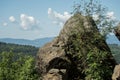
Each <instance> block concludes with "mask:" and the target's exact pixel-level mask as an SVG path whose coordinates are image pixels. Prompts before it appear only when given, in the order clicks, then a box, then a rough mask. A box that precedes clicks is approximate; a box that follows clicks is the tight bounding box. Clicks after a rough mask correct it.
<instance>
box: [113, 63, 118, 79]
mask: <svg viewBox="0 0 120 80" xmlns="http://www.w3.org/2000/svg"><path fill="white" fill-rule="evenodd" d="M112 80H120V64H119V65H116V66H115V68H114V73H113V75H112Z"/></svg>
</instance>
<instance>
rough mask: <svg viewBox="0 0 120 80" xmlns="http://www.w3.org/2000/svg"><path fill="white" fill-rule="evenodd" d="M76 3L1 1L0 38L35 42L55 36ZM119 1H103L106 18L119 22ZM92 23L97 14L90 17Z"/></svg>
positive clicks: (61, 1)
mask: <svg viewBox="0 0 120 80" xmlns="http://www.w3.org/2000/svg"><path fill="white" fill-rule="evenodd" d="M75 1H76V2H77V1H79V0H51V1H50V0H0V38H19V39H31V40H33V39H37V38H44V37H54V36H57V35H58V34H59V32H60V30H61V29H62V27H63V25H64V23H65V22H66V20H68V19H69V18H70V17H71V16H72V15H71V14H70V13H71V12H72V10H73V5H74V2H75ZM119 3H120V0H114V1H113V0H102V4H103V5H105V6H106V7H108V9H109V12H107V13H106V16H107V17H108V18H111V19H118V20H120V14H119V13H120V10H119ZM93 17H94V19H95V20H97V19H98V15H94V16H93Z"/></svg>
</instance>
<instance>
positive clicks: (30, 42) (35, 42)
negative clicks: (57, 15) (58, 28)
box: [0, 37, 54, 47]
mask: <svg viewBox="0 0 120 80" xmlns="http://www.w3.org/2000/svg"><path fill="white" fill-rule="evenodd" d="M53 38H54V37H46V38H39V39H35V40H28V39H14V38H0V42H5V43H13V44H20V45H31V46H35V47H41V46H43V45H44V44H45V43H47V42H50V41H52V39H53Z"/></svg>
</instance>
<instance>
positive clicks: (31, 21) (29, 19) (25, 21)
mask: <svg viewBox="0 0 120 80" xmlns="http://www.w3.org/2000/svg"><path fill="white" fill-rule="evenodd" d="M20 20H21V23H20V25H21V27H22V28H23V29H24V30H31V29H35V28H38V22H37V20H36V19H35V18H34V17H33V16H28V15H26V14H21V15H20Z"/></svg>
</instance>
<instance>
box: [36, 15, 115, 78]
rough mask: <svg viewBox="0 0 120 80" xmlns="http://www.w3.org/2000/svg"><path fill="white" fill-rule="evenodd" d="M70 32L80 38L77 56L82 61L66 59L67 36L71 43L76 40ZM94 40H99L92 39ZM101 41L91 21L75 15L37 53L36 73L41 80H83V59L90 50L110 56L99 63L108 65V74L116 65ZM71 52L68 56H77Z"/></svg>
mask: <svg viewBox="0 0 120 80" xmlns="http://www.w3.org/2000/svg"><path fill="white" fill-rule="evenodd" d="M73 32H75V33H79V34H81V35H80V40H79V41H80V42H79V43H80V44H78V45H79V46H80V47H81V49H80V50H79V54H84V58H82V57H81V58H82V60H81V59H80V60H78V59H77V58H76V57H73V56H71V55H69V53H70V51H71V49H72V48H73V47H72V45H71V44H72V43H70V39H71V35H72V37H73V38H74V40H77V37H75V36H77V35H78V34H75V35H73ZM96 36H99V37H100V38H97V39H93V38H95V37H96ZM101 38H102V36H101V35H100V33H99V31H98V29H97V27H96V24H95V23H94V21H93V19H92V18H90V17H85V16H82V15H81V14H79V13H77V14H75V15H74V16H72V17H71V18H70V19H69V20H68V21H67V22H66V23H65V25H64V27H63V29H62V30H61V31H60V34H59V36H58V37H56V38H55V39H54V40H53V41H51V42H49V43H47V44H46V45H44V46H43V47H41V48H40V49H39V52H38V54H37V61H36V69H37V71H38V72H39V73H40V75H41V76H42V80H80V79H82V80H85V76H86V75H85V73H84V70H85V69H86V68H87V66H88V64H87V63H86V62H85V61H86V56H87V54H88V53H89V51H90V50H92V49H94V48H96V49H97V50H101V51H105V52H107V53H108V54H110V55H109V56H107V57H106V60H104V61H102V62H103V63H109V64H108V66H110V69H111V71H112V70H113V68H114V66H115V64H116V63H115V61H114V59H113V56H112V54H111V52H110V49H109V47H108V46H107V44H106V42H105V40H104V39H101ZM74 52H77V51H75V50H73V51H71V53H72V54H78V53H74ZM102 65H104V64H102ZM110 78H111V76H110ZM108 79H109V78H108ZM104 80H107V79H104Z"/></svg>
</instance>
